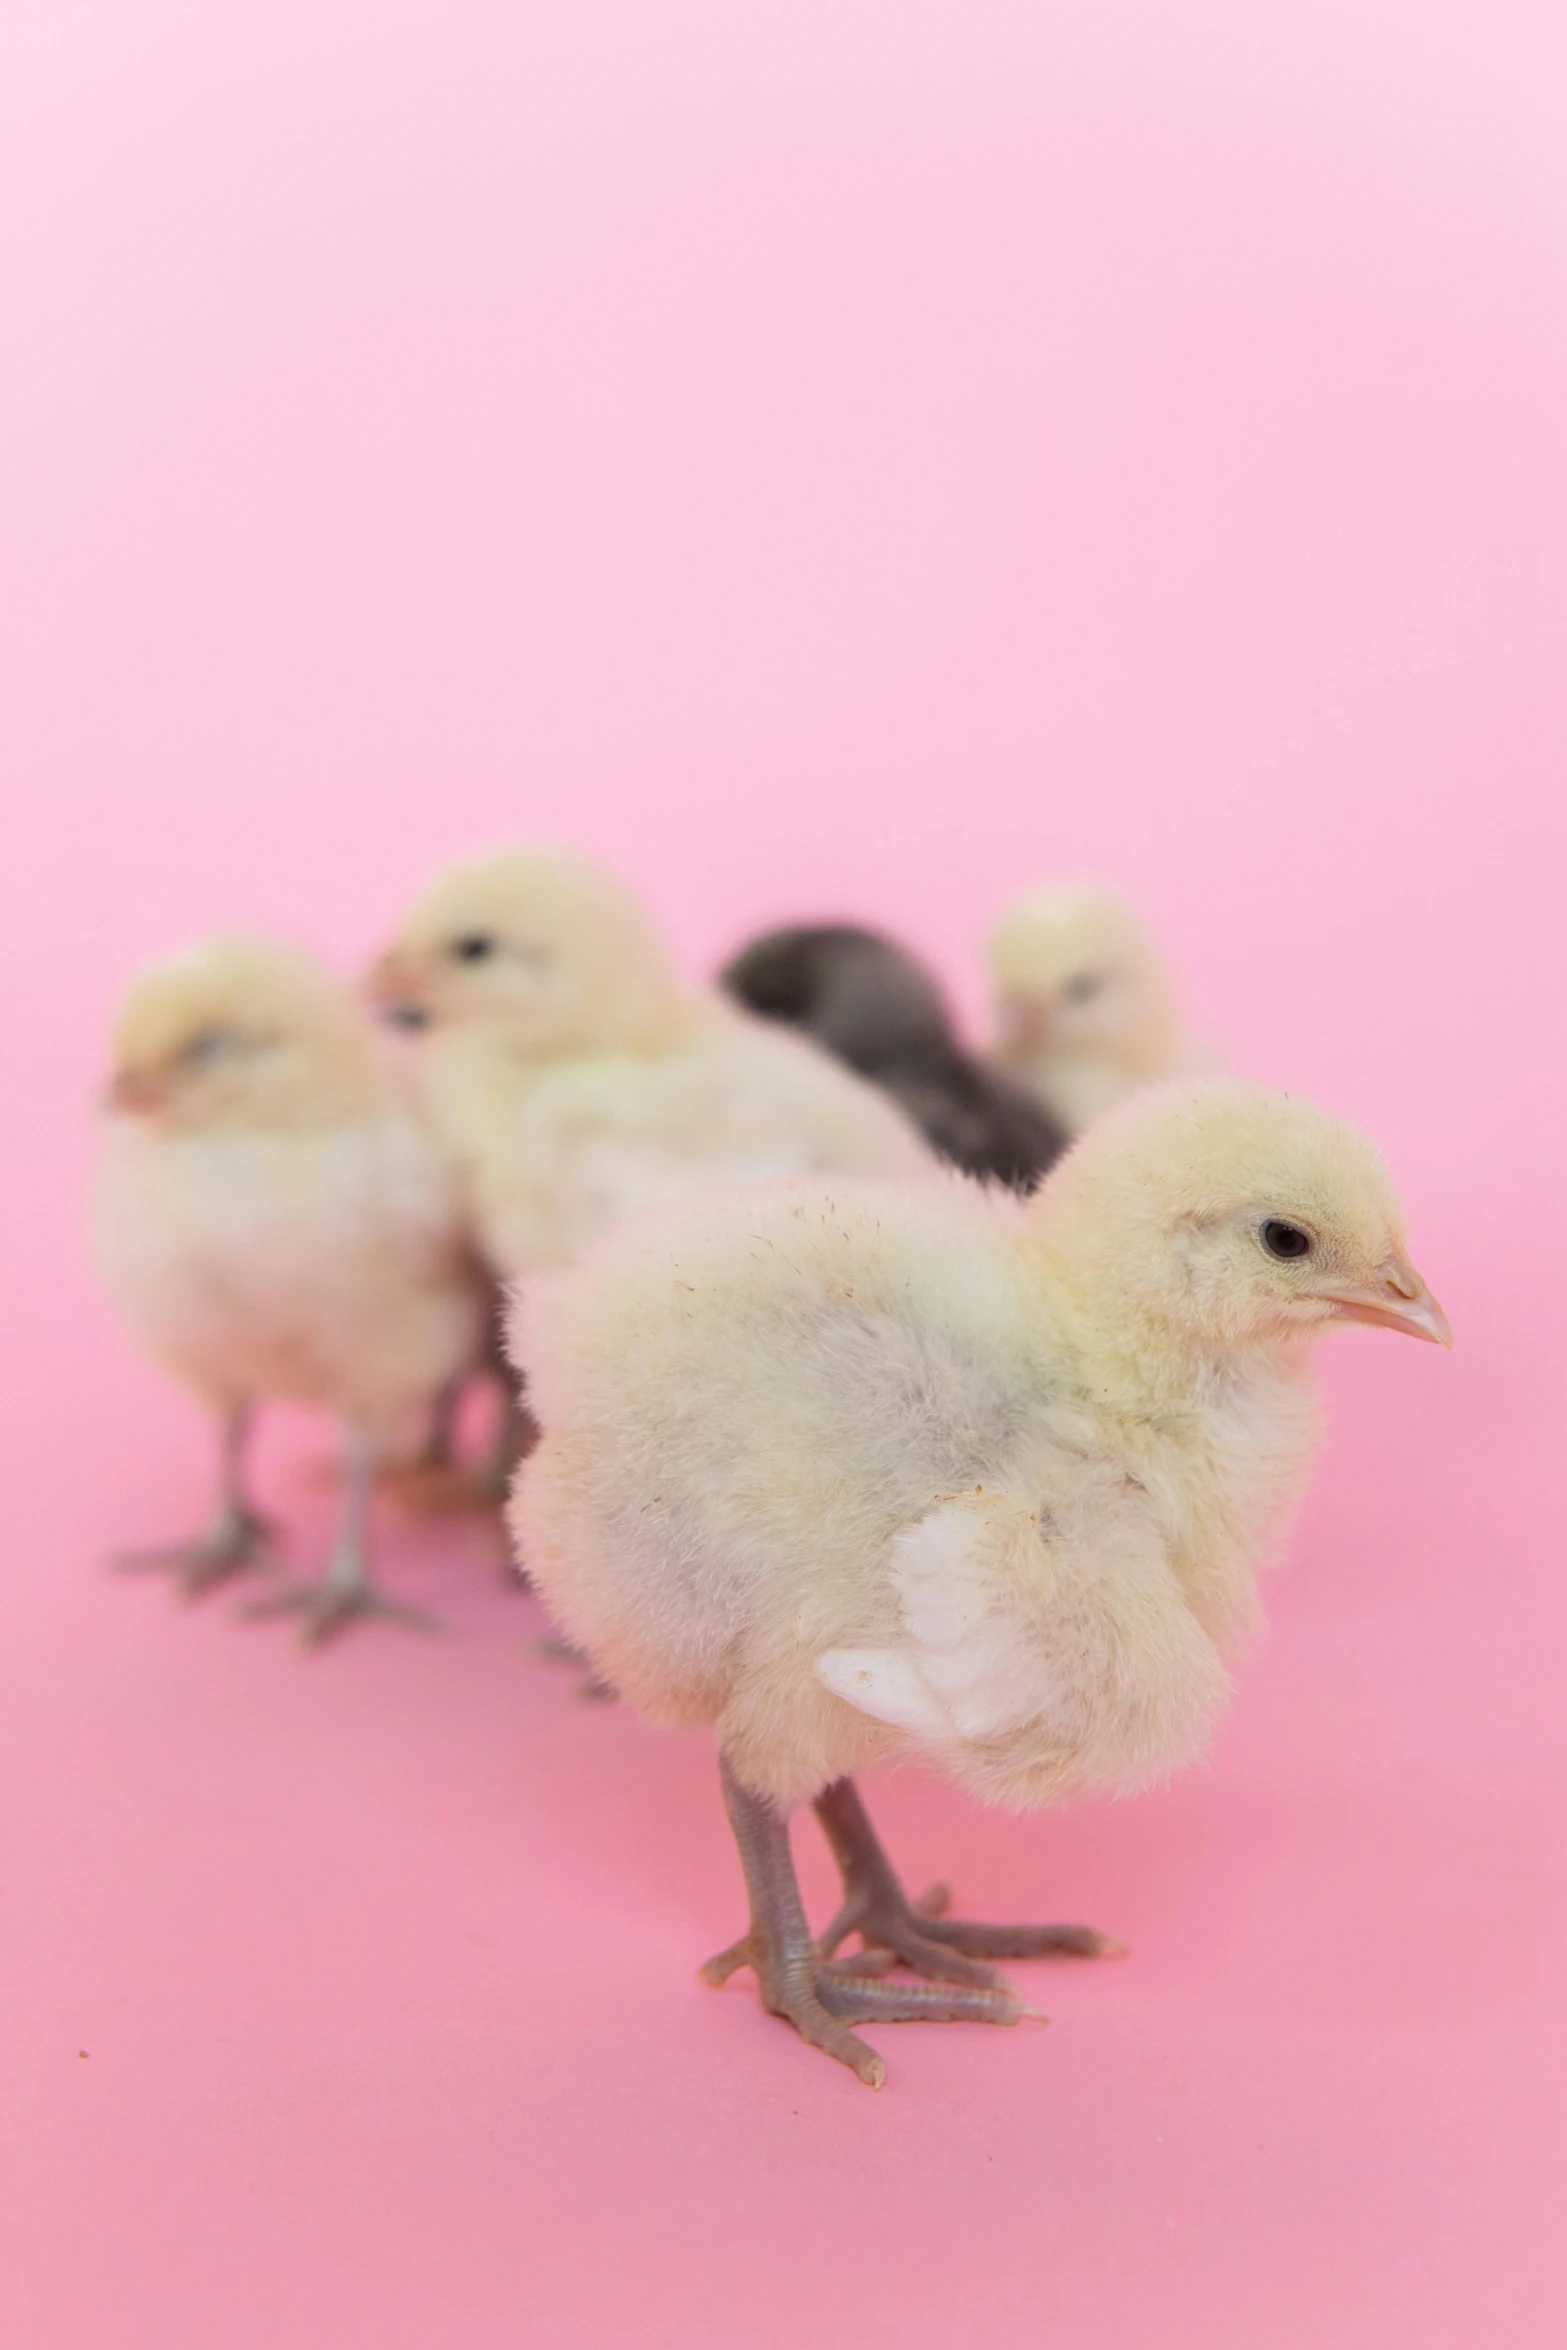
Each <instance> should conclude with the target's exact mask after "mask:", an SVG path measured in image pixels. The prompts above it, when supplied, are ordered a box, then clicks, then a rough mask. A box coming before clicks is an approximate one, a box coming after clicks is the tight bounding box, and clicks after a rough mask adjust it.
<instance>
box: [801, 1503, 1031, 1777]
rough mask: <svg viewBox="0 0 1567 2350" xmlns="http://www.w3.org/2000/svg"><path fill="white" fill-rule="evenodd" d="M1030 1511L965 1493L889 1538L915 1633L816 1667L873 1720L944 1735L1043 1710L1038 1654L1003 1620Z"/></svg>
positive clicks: (941, 1739)
mask: <svg viewBox="0 0 1567 2350" xmlns="http://www.w3.org/2000/svg"><path fill="white" fill-rule="evenodd" d="M1038 1538H1039V1537H1038V1532H1037V1528H1036V1526H1035V1522H1034V1519H1033V1517H1032V1516H1031V1515H1030V1514H1029V1513H1028V1512H1026V1511H1022V1510H1020V1509H1019V1508H1018V1506H1017V1504H1016V1503H1015V1502H1011V1501H1008V1500H1007V1498H1006V1497H1005V1496H1002V1495H992V1496H989V1497H981V1496H978V1495H976V1496H975V1497H974V1498H973V1499H972V1500H971V1499H969V1498H968V1497H967V1496H965V1497H964V1498H963V1499H962V1500H961V1501H955V1502H949V1503H947V1504H946V1506H945V1507H944V1508H942V1509H939V1510H937V1511H935V1512H933V1513H932V1515H931V1516H930V1517H928V1518H922V1519H921V1520H920V1521H919V1523H918V1525H915V1526H910V1527H909V1528H907V1529H906V1530H905V1532H903V1533H902V1534H900V1535H899V1536H898V1537H897V1539H896V1540H895V1542H894V1543H893V1546H892V1581H893V1587H894V1589H895V1590H896V1592H897V1594H898V1600H899V1612H900V1614H901V1617H902V1620H903V1629H904V1632H905V1633H906V1635H907V1638H908V1645H907V1646H906V1647H902V1648H897V1649H847V1648H836V1649H831V1650H829V1651H828V1653H827V1654H826V1655H825V1656H821V1657H818V1658H817V1660H816V1673H817V1677H818V1679H819V1680H821V1681H822V1682H823V1683H824V1684H825V1685H826V1687H827V1688H829V1689H830V1690H831V1691H832V1692H833V1695H834V1696H835V1697H841V1698H843V1699H844V1701H845V1703H847V1704H849V1705H852V1706H857V1707H858V1709H859V1710H860V1712H861V1713H865V1714H869V1715H870V1716H871V1717H872V1719H873V1720H875V1721H878V1722H887V1723H890V1724H891V1725H892V1727H893V1728H895V1729H899V1730H906V1731H908V1732H910V1733H911V1734H912V1735H914V1736H916V1737H919V1738H922V1739H926V1740H930V1741H933V1742H935V1743H938V1744H940V1743H946V1742H949V1741H951V1740H954V1739H955V1740H958V1741H959V1742H962V1741H965V1740H968V1739H974V1738H987V1737H994V1736H996V1735H997V1734H998V1733H1000V1732H1002V1731H1005V1730H1009V1729H1012V1728H1014V1727H1016V1726H1017V1725H1018V1724H1019V1723H1021V1722H1026V1721H1027V1720H1028V1719H1029V1718H1030V1717H1031V1716H1032V1715H1033V1714H1034V1713H1035V1712H1037V1711H1038V1708H1039V1703H1040V1697H1041V1692H1040V1690H1039V1689H1038V1688H1037V1687H1036V1686H1035V1681H1036V1670H1037V1668H1035V1666H1034V1662H1033V1660H1032V1659H1031V1658H1030V1657H1029V1656H1028V1655H1027V1654H1026V1653H1020V1652H1019V1649H1018V1647H1017V1645H1016V1644H1015V1642H1014V1641H1013V1640H1012V1639H1010V1638H1009V1637H1008V1634H1007V1628H1006V1626H1005V1624H1004V1623H1003V1622H1002V1621H999V1620H998V1617H997V1612H996V1609H995V1606H994V1601H995V1599H996V1597H997V1596H999V1593H998V1583H999V1582H1000V1581H1001V1579H1002V1578H1004V1577H1005V1575H1006V1570H1007V1564H1008V1554H1009V1552H1010V1551H1011V1550H1012V1548H1013V1547H1014V1546H1015V1544H1016V1543H1017V1542H1018V1541H1019V1540H1020V1539H1021V1540H1026V1541H1029V1542H1030V1543H1037V1541H1038Z"/></svg>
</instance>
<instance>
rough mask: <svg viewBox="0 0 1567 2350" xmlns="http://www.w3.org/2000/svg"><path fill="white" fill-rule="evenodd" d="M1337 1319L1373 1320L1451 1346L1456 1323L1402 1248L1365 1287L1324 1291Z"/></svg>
mask: <svg viewBox="0 0 1567 2350" xmlns="http://www.w3.org/2000/svg"><path fill="white" fill-rule="evenodd" d="M1321 1294H1322V1296H1323V1298H1324V1300H1325V1302H1326V1303H1327V1304H1328V1305H1329V1306H1331V1308H1332V1309H1333V1316H1334V1319H1335V1320H1336V1321H1341V1322H1369V1323H1371V1324H1372V1325H1373V1326H1374V1327H1375V1328H1376V1329H1378V1330H1402V1331H1403V1332H1404V1333H1405V1334H1406V1336H1408V1337H1410V1338H1426V1339H1429V1340H1430V1342H1431V1344H1432V1345H1433V1346H1451V1345H1452V1343H1453V1332H1452V1325H1451V1324H1450V1323H1449V1321H1448V1319H1447V1316H1446V1315H1445V1314H1444V1313H1443V1311H1442V1309H1441V1307H1440V1306H1439V1305H1438V1304H1437V1302H1436V1299H1435V1298H1434V1297H1433V1296H1432V1295H1431V1292H1430V1290H1429V1289H1427V1287H1426V1285H1425V1283H1424V1282H1423V1281H1422V1280H1421V1278H1420V1275H1419V1274H1418V1273H1417V1272H1416V1271H1415V1268H1414V1266H1413V1265H1412V1264H1411V1263H1410V1261H1409V1259H1408V1257H1406V1256H1405V1254H1404V1252H1403V1250H1402V1249H1401V1248H1396V1249H1394V1251H1393V1253H1392V1255H1391V1256H1390V1257H1384V1259H1383V1261H1382V1263H1381V1264H1380V1265H1378V1267H1377V1269H1376V1271H1375V1273H1374V1274H1373V1275H1372V1277H1371V1279H1370V1280H1369V1281H1368V1282H1367V1283H1366V1285H1365V1287H1364V1288H1363V1289H1339V1290H1324V1291H1323V1292H1322V1293H1321Z"/></svg>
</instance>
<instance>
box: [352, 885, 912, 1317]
mask: <svg viewBox="0 0 1567 2350" xmlns="http://www.w3.org/2000/svg"><path fill="white" fill-rule="evenodd" d="M373 986H374V988H375V991H376V994H377V995H378V997H379V999H380V1001H381V1004H382V1006H383V1008H384V1009H385V1011H386V1012H387V1014H388V1016H389V1017H390V1018H392V1019H393V1020H395V1021H398V1022H400V1023H401V1024H402V1025H403V1026H405V1027H406V1028H408V1029H409V1030H410V1031H412V1032H413V1033H414V1035H415V1037H416V1040H417V1041H416V1045H415V1060H416V1064H417V1079H418V1083H419V1086H420V1091H421V1098H422V1100H423V1102H424V1104H425V1106H426V1109H427V1112H428V1115H429V1118H430V1121H431V1124H432V1127H433V1129H434V1131H435V1132H436V1133H437V1134H438V1136H439V1137H440V1139H441V1142H442V1144H443V1146H444V1148H445V1149H446V1151H447V1153H448V1155H449V1157H450V1159H451V1162H452V1164H453V1166H454V1167H455V1168H456V1169H457V1171H458V1174H459V1176H460V1179H461V1182H462V1185H463V1188H464V1195H465V1199H466V1202H467V1205H468V1208H469V1211H470V1213H471V1216H472V1219H473V1224H474V1228H475V1231H476V1232H477V1234H478V1236H479V1239H480V1242H481V1244H482V1246H483V1249H484V1252H485V1254H486V1256H487V1258H488V1260H489V1262H490V1265H491V1267H492V1269H493V1270H494V1272H495V1273H496V1275H497V1276H498V1277H499V1278H500V1279H501V1280H516V1279H518V1278H520V1277H521V1276H524V1275H527V1274H531V1273H533V1272H535V1271H537V1270H538V1269H539V1268H540V1267H543V1266H551V1265H562V1264H568V1263H570V1262H571V1261H572V1259H574V1258H575V1257H577V1256H578V1255H580V1253H581V1251H582V1250H583V1249H584V1248H585V1247H586V1246H587V1245H588V1243H589V1242H590V1241H592V1240H595V1239H597V1238H598V1236H599V1235H600V1234H601V1233H603V1232H607V1231H608V1230H610V1229H611V1228H612V1227H613V1226H614V1225H615V1224H617V1223H618V1222H619V1221H620V1220H621V1218H622V1217H623V1216H625V1215H627V1214H629V1213H630V1212H631V1211H632V1210H633V1209H635V1208H640V1207H644V1206H646V1205H648V1204H649V1203H650V1202H652V1201H655V1200H658V1199H662V1198H667V1197H671V1196H674V1195H676V1194H678V1193H680V1192H683V1191H686V1190H689V1189H690V1188H691V1187H692V1186H693V1185H694V1184H698V1183H704V1182H707V1181H710V1180H712V1179H714V1178H715V1177H741V1178H747V1179H760V1178H762V1177H766V1176H778V1175H785V1174H803V1173H809V1172H813V1171H815V1172H834V1171H842V1172H844V1173H850V1174H858V1175H886V1176H917V1177H930V1176H932V1175H933V1174H934V1171H935V1162H934V1160H933V1158H932V1156H931V1153H930V1152H929V1150H928V1149H927V1148H926V1145H925V1144H924V1142H923V1141H922V1139H921V1138H920V1136H919V1135H918V1134H917V1133H916V1131H915V1129H914V1127H913V1126H912V1125H911V1124H910V1122H909V1121H908V1119H907V1118H906V1117H905V1116H904V1115H903V1113H902V1112H901V1111H899V1110H898V1109H896V1108H895V1107H894V1106H893V1105H892V1103H890V1102H889V1101H887V1100H886V1099H885V1098H884V1097H883V1096H882V1095H881V1094H880V1093H878V1092H877V1091H876V1090H875V1089H874V1088H872V1087H871V1086H870V1085H868V1084H866V1083H865V1082H864V1081H863V1080H862V1079H860V1078H858V1077H855V1076H853V1075H852V1074H851V1073H850V1072H849V1071H848V1070H846V1069H843V1068H841V1067H839V1066H838V1064H837V1063H836V1062H834V1061H832V1060H830V1059H829V1058H828V1056H827V1055H826V1054H825V1053H823V1052H821V1051H820V1050H819V1049H818V1048H817V1047H816V1046H814V1045H812V1044H809V1043H807V1042H805V1041H803V1040H802V1039H800V1038H798V1037H795V1036H792V1035H789V1034H787V1033H785V1032H783V1031H781V1030H779V1029H777V1028H775V1027H773V1026H771V1025H769V1024H767V1023H764V1022H762V1021H759V1020H755V1019H753V1018H751V1017H750V1016H749V1015H748V1014H746V1013H743V1012H741V1011H739V1010H737V1009H736V1008H735V1007H734V1006H732V1005H730V1004H728V1003H725V1002H724V1001H723V1000H722V999H721V998H719V997H718V996H717V995H716V994H714V993H713V992H712V991H710V990H708V989H702V988H696V987H693V986H691V985H690V984H689V983H688V982H687V981H686V980H684V979H683V978H682V977H681V975H680V973H679V971H678V970H677V968H676V966H675V963H674V960H673V958H672V956H671V954H670V952H669V950H668V948H667V947H666V945H665V944H664V941H663V940H662V939H661V938H660V936H659V934H658V932H657V930H656V929H655V928H654V926H653V924H652V922H651V920H650V919H649V917H648V915H647V914H646V912H645V911H644V909H643V908H642V907H641V906H640V905H639V904H638V902H637V900H636V899H635V898H634V897H633V896H632V894H631V892H630V891H629V890H627V889H626V888H625V886H624V885H623V884H622V883H621V882H620V881H619V880H618V879H617V878H616V877H615V876H614V875H613V874H611V873H609V872H607V871H606V870H605V869H604V868H603V867H601V866H599V865H596V864H594V863H593V862H592V861H590V860H589V859H587V858H585V857H579V856H576V855H573V854H571V853H569V852H567V851H564V850H557V849H542V848H531V849H514V850H503V851H500V852H498V853H497V854H495V855H492V856H489V857H484V858H481V859H478V860H477V861H475V862H474V863H472V864H468V865H461V866H458V867H456V868H455V869H454V870H453V871H451V872H449V873H447V874H445V875H444V876H443V877H442V878H441V879H440V880H438V881H437V882H436V883H435V884H434V885H433V887H432V888H431V889H430V890H429V891H428V892H427V894H426V895H425V896H424V897H423V898H422V899H420V901H419V903H418V904H417V905H416V906H415V907H414V908H413V910H412V912H411V913H410V914H409V915H408V917H407V919H406V920H405V921H404V923H403V924H402V926H401V928H400V930H399V931H398V933H397V936H396V939H395V940H394V942H393V944H392V945H391V947H390V948H389V949H388V950H387V952H386V953H385V954H384V955H383V956H382V957H381V960H380V962H379V963H378V964H377V965H376V968H375V971H374V974H373Z"/></svg>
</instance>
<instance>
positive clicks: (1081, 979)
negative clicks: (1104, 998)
mask: <svg viewBox="0 0 1567 2350" xmlns="http://www.w3.org/2000/svg"><path fill="white" fill-rule="evenodd" d="M1103 985H1104V980H1103V978H1102V977H1101V975H1100V973H1099V972H1097V971H1077V972H1074V973H1073V975H1072V977H1071V978H1070V979H1068V980H1066V981H1065V982H1064V983H1063V985H1062V989H1061V998H1062V1001H1063V1002H1064V1003H1068V1004H1091V1003H1092V1002H1093V1000H1094V998H1095V996H1096V995H1097V994H1098V993H1099V990H1100V989H1101V988H1102V987H1103Z"/></svg>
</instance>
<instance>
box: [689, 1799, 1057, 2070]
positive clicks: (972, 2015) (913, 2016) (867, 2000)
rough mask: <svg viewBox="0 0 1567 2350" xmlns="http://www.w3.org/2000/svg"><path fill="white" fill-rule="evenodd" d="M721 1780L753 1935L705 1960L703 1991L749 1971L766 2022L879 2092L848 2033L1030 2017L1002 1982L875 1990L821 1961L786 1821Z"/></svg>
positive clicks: (864, 2055)
mask: <svg viewBox="0 0 1567 2350" xmlns="http://www.w3.org/2000/svg"><path fill="white" fill-rule="evenodd" d="M721 1771H722V1778H723V1788H724V1801H725V1804H726V1806H727V1807H728V1811H729V1818H730V1824H731V1825H732V1827H733V1829H734V1833H735V1842H736V1843H737V1845H738V1846H739V1848H740V1859H741V1864H742V1866H743V1868H744V1870H745V1879H746V1889H747V1891H748V1893H749V1895H750V1900H751V1930H750V1932H749V1933H748V1934H746V1935H744V1936H743V1937H742V1939H741V1940H740V1941H738V1942H736V1943H734V1944H732V1945H731V1947H730V1948H729V1949H728V1950H725V1951H722V1952H720V1954H719V1955H718V1957H716V1958H712V1959H709V1960H708V1962H707V1964H706V1966H704V1967H703V1969H702V1980H703V1981H704V1982H706V1983H710V1984H714V1985H717V1984H720V1983H726V1982H727V1981H728V1980H729V1977H730V1976H731V1975H732V1974H734V1973H735V1972H736V1971H737V1970H738V1969H739V1968H740V1967H743V1966H744V1967H749V1968H750V1969H751V1971H752V1973H753V1974H754V1975H755V1977H756V1981H757V1987H758V1989H759V1991H760V1993H761V1997H762V2005H763V2006H764V2007H765V2008H766V2009H767V2010H768V2012H769V2014H771V2015H776V2016H782V2017H783V2018H784V2019H785V2020H786V2021H787V2022H789V2023H791V2024H793V2026H794V2028H795V2030H796V2031H797V2032H798V2033H799V2035H800V2037H801V2039H802V2040H804V2041H805V2042H806V2044H807V2046H809V2047H812V2048H819V2049H821V2050H822V2052H823V2054H824V2055H827V2056H831V2057H835V2058H836V2059H837V2061H838V2062H839V2063H840V2064H845V2065H847V2066H848V2068H849V2070H850V2071H851V2072H852V2073H854V2074H856V2075H857V2076H858V2078H859V2079H860V2080H862V2081H864V2082H865V2084H866V2086H867V2087H868V2088H872V2089H879V2088H880V2087H881V2085H882V2082H883V2081H884V2080H885V2078H886V2072H887V2068H886V2065H885V2064H884V2063H883V2061H882V2059H881V2057H879V2056H878V2055H877V2053H876V2051H875V2050H874V2049H873V2048H870V2047H868V2046H867V2045H866V2043H865V2042H864V2041H863V2040H862V2039H860V2037H859V2036H858V2034H857V2033H855V2032H853V2031H851V2030H850V2029H849V2026H850V2025H851V2024H869V2023H885V2024H896V2023H986V2024H1015V2023H1016V2022H1017V2021H1018V2020H1019V2018H1020V2017H1021V2016H1023V2015H1024V2014H1026V2013H1028V2012H1030V2011H1029V2010H1027V2009H1025V2008H1024V2006H1023V2005H1022V2002H1021V2001H1020V2000H1019V1999H1018V1998H1017V1996H1016V1994H1015V1993H1014V1992H1013V1991H1011V1990H1010V1989H1008V1988H1007V1986H1006V1985H1005V1984H1002V1983H1000V1982H999V1980H992V1981H989V1982H986V1983H983V1984H978V1983H970V1982H968V1981H963V1982H960V1983H877V1982H871V1981H867V1980H864V1979H860V1978H856V1977H855V1976H852V1975H850V1974H847V1973H845V1972H843V1971H841V1970H839V1969H838V1968H836V1967H835V1966H833V1965H832V1964H831V1963H830V1962H828V1961H827V1960H825V1959H824V1958H823V1957H822V1955H821V1953H820V1951H819V1950H818V1948H817V1946H816V1944H815V1942H814V1941H813V1940H812V1938H811V1931H810V1928H809V1926H808V1925H807V1923H806V1919H805V1909H804V1905H803V1903H802V1902H801V1899H800V1888H799V1884H798V1882H797V1880H796V1878H795V1873H794V1861H793V1857H792V1855H791V1853H790V1850H789V1829H788V1823H787V1821H786V1819H785V1818H784V1816H783V1814H782V1813H781V1812H779V1811H777V1810H776V1809H775V1808H774V1807H773V1806H772V1805H771V1804H769V1803H767V1802H765V1801H764V1800H763V1799H762V1798H761V1797H759V1796H755V1795H752V1794H751V1793H750V1791H749V1790H748V1789H747V1788H744V1787H742V1786H741V1785H740V1783H739V1781H738V1780H737V1779H736V1778H735V1777H734V1775H733V1773H732V1772H731V1770H730V1768H729V1766H728V1764H727V1762H726V1763H723V1764H722V1765H721Z"/></svg>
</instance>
